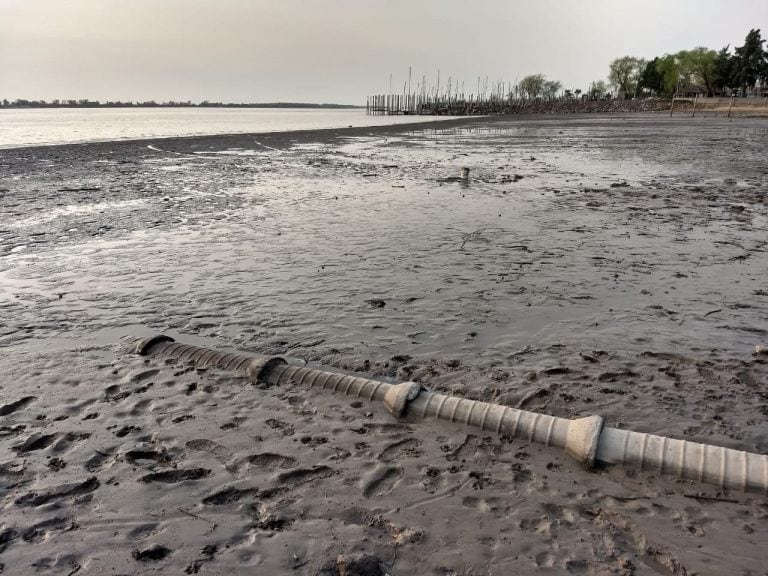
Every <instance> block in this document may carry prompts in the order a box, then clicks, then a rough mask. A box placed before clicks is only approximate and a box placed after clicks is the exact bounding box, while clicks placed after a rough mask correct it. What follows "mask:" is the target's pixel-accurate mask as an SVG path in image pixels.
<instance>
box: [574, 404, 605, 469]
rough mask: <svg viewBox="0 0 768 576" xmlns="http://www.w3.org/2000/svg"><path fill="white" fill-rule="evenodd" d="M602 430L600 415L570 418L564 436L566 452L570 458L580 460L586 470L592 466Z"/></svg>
mask: <svg viewBox="0 0 768 576" xmlns="http://www.w3.org/2000/svg"><path fill="white" fill-rule="evenodd" d="M602 431H603V418H602V416H587V417H586V418H579V419H577V420H571V422H570V423H569V424H568V433H567V435H566V437H565V451H566V453H567V454H568V455H569V456H570V457H571V458H574V459H576V460H578V461H579V462H581V464H582V466H584V467H585V468H586V469H587V470H589V469H591V468H593V467H594V465H595V459H596V458H597V447H598V446H599V444H600V433H601V432H602Z"/></svg>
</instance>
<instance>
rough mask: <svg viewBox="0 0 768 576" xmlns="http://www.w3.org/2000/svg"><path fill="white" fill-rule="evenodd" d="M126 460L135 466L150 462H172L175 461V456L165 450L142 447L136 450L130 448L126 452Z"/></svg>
mask: <svg viewBox="0 0 768 576" xmlns="http://www.w3.org/2000/svg"><path fill="white" fill-rule="evenodd" d="M124 458H125V461H126V462H128V463H129V464H133V465H135V466H142V465H146V464H148V463H155V464H170V463H171V462H172V461H173V458H172V457H171V455H170V454H168V452H166V451H165V450H152V449H148V450H141V449H135V450H128V452H126V453H125V456H124Z"/></svg>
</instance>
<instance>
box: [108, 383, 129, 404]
mask: <svg viewBox="0 0 768 576" xmlns="http://www.w3.org/2000/svg"><path fill="white" fill-rule="evenodd" d="M131 394H132V392H131V391H130V390H122V389H121V388H120V386H118V385H117V384H113V385H112V386H107V387H106V388H105V389H104V399H105V400H106V401H107V402H111V403H113V404H116V403H117V402H120V400H123V399H124V398H127V397H128V396H130V395H131Z"/></svg>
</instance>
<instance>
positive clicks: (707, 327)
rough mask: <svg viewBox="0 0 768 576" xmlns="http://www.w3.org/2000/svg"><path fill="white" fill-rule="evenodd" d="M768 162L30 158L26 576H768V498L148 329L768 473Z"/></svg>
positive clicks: (364, 151)
mask: <svg viewBox="0 0 768 576" xmlns="http://www.w3.org/2000/svg"><path fill="white" fill-rule="evenodd" d="M766 144H768V120H766V119H733V120H728V119H726V118H718V117H707V118H701V119H699V118H697V119H695V120H692V119H690V118H683V117H675V118H671V119H670V118H669V117H668V116H666V115H656V114H637V115H629V114H627V115H620V116H598V117H595V116H565V117H554V116H547V117H536V116H531V117H515V118H512V119H504V118H493V119H490V118H476V119H464V120H459V121H447V122H442V123H440V124H439V125H435V124H429V123H426V124H423V125H422V124H419V125H409V126H395V127H377V128H370V129H367V128H355V129H348V130H326V131H314V132H295V133H283V134H280V133H273V134H263V135H230V136H210V137H194V138H178V139H162V140H151V141H150V140H147V141H134V142H120V143H97V144H86V145H71V146H57V147H40V148H20V149H12V150H0V347H1V349H2V354H1V355H0V375H2V378H0V573H7V574H37V573H39V574H75V573H77V574H145V573H146V574H151V573H158V574H159V573H163V574H165V573H181V574H184V573H188V574H196V573H199V574H224V573H233V572H234V573H249V574H250V573H253V574H307V575H315V574H324V575H334V574H348V575H350V576H351V575H352V574H372V575H373V574H391V575H393V576H394V575H398V574H434V575H440V576H447V575H451V574H457V575H470V574H478V575H479V574H527V573H534V572H536V573H544V574H599V575H603V574H606V575H608V574H620V575H643V574H676V575H686V574H687V575H692V574H701V575H704V574H726V573H727V574H740V575H744V576H746V575H748V574H749V575H757V574H765V573H766V565H767V561H768V553H767V552H766V548H765V542H766V541H767V539H768V500H767V499H766V497H764V496H759V495H754V494H742V493H734V492H724V491H720V490H718V489H717V488H716V487H710V486H706V485H702V484H696V483H691V482H683V481H680V480H676V479H675V478H673V477H668V476H666V475H665V476H660V475H659V474H657V473H655V472H653V471H627V470H620V469H615V468H612V469H602V470H598V471H595V472H586V471H584V470H582V469H581V468H580V467H579V466H578V464H577V463H575V462H572V461H571V460H569V459H568V458H567V457H566V456H565V455H564V454H562V453H560V452H558V451H555V450H551V449H547V448H545V447H542V446H538V445H531V444H529V443H527V442H525V441H523V440H519V439H510V438H503V437H502V438H500V437H497V436H493V435H484V434H478V433H476V432H473V431H471V430H466V429H462V428H460V427H455V428H450V427H449V426H448V425H446V424H444V423H439V422H436V423H434V424H427V425H424V426H414V425H410V424H401V423H398V422H396V421H393V420H392V419H391V418H390V417H389V416H388V415H387V414H386V413H385V412H384V411H379V410H378V409H376V408H372V407H371V406H369V405H367V404H365V403H363V402H350V401H349V399H347V398H345V397H343V396H339V397H336V396H328V395H321V394H319V393H314V392H310V391H307V390H305V389H302V388H299V387H295V388H285V389H274V388H270V389H261V388H257V387H254V386H253V385H251V384H250V383H248V382H247V381H246V380H244V379H240V378H237V377H235V376H233V375H232V374H228V373H225V372H220V371H217V370H199V369H195V368H194V367H192V366H188V365H185V364H179V363H173V362H170V361H163V360H161V359H154V358H149V359H147V358H141V357H137V356H135V355H133V354H131V353H129V352H128V351H127V350H126V347H125V342H124V340H123V337H125V336H134V337H136V336H146V335H151V334H155V333H159V332H162V333H166V334H169V335H171V336H173V337H175V338H177V339H178V340H180V341H183V342H188V343H193V344H198V345H205V346H208V347H211V348H220V349H231V350H241V351H250V352H254V353H265V354H280V355H284V356H285V357H286V358H288V359H289V360H290V361H291V362H294V363H297V364H302V363H305V362H306V363H308V364H309V365H316V366H323V367H329V368H333V369H336V370H342V371H348V372H353V373H361V374H364V375H368V376H372V377H381V378H387V379H393V380H414V381H417V382H420V383H422V384H423V385H425V386H426V387H428V388H430V389H434V390H439V391H444V392H449V393H451V394H455V395H460V396H464V397H467V398H472V399H478V400H485V401H491V402H497V403H501V404H506V405H509V406H513V407H520V408H525V409H528V410H534V411H540V412H544V413H547V414H552V415H555V416H562V417H567V418H575V417H580V416H587V415H591V414H601V415H603V416H604V417H605V418H606V421H607V422H608V423H610V425H612V426H616V427H622V428H627V429H631V430H636V431H642V432H650V433H655V434H662V435H668V436H672V437H675V438H683V439H686V440H692V441H698V442H706V443H712V444H719V445H723V446H728V447H733V448H738V449H742V450H749V451H752V452H758V453H763V454H765V453H767V452H768V423H766V417H767V416H768V395H766V384H768V358H767V357H765V356H755V355H753V354H752V352H753V350H754V348H755V346H756V345H766V344H768V287H767V286H768V283H767V282H766V278H767V276H766V270H768V250H767V247H766V242H767V239H768V188H767V187H768V162H766V160H765V150H766ZM464 167H467V168H469V169H470V176H469V179H468V180H467V181H462V180H460V179H457V177H458V176H459V175H460V173H461V169H462V168H464Z"/></svg>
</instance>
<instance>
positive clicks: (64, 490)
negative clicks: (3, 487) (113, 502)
mask: <svg viewBox="0 0 768 576" xmlns="http://www.w3.org/2000/svg"><path fill="white" fill-rule="evenodd" d="M99 485H100V483H99V481H98V480H97V479H96V477H95V476H91V477H90V478H88V479H87V480H86V481H85V482H80V483H76V484H63V485H61V486H57V487H56V488H53V489H52V490H50V491H48V492H36V491H33V492H29V493H27V494H25V495H24V496H21V497H20V498H18V499H16V506H19V507H32V506H42V505H43V504H47V503H48V502H51V501H56V500H64V499H65V498H72V497H75V496H82V495H84V494H88V493H90V492H93V491H94V490H96V488H98V487H99Z"/></svg>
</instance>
